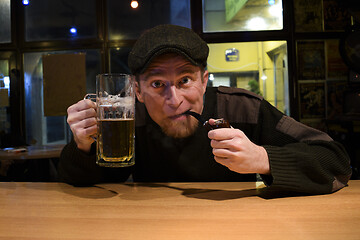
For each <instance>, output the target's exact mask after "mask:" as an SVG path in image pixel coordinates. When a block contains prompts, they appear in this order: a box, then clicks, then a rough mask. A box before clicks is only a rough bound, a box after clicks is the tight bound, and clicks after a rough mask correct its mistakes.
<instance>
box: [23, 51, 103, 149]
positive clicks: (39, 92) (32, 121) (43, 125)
mask: <svg viewBox="0 0 360 240" xmlns="http://www.w3.org/2000/svg"><path fill="white" fill-rule="evenodd" d="M76 52H85V53H86V85H87V86H86V88H87V91H88V92H95V76H96V74H98V73H100V72H101V63H100V59H101V57H100V51H99V50H81V51H58V52H34V53H25V54H24V85H25V109H26V110H25V118H26V141H27V143H28V144H31V145H47V144H60V143H66V142H67V141H68V139H67V136H68V135H67V133H68V129H67V125H66V116H51V117H45V116H44V110H43V104H44V103H43V73H42V55H45V54H55V53H76ZM79 100H80V99H79Z"/></svg>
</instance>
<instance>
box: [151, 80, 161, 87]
mask: <svg viewBox="0 0 360 240" xmlns="http://www.w3.org/2000/svg"><path fill="white" fill-rule="evenodd" d="M151 86H152V87H154V88H160V87H162V86H164V84H163V83H162V82H160V81H154V82H152V83H151Z"/></svg>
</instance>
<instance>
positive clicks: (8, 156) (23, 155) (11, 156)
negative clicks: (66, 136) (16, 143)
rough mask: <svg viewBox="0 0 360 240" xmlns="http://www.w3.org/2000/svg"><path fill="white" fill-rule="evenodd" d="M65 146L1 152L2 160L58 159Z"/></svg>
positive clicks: (34, 147) (36, 147)
mask: <svg viewBox="0 0 360 240" xmlns="http://www.w3.org/2000/svg"><path fill="white" fill-rule="evenodd" d="M64 146H65V145H64V144H59V145H48V146H27V147H24V148H25V149H26V151H24V152H8V151H3V150H0V160H25V159H42V158H46V159H49V158H58V157H60V153H61V151H62V149H63V148H64Z"/></svg>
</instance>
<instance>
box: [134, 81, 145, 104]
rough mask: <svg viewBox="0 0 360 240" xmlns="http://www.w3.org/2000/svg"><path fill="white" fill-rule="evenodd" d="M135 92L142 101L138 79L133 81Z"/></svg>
mask: <svg viewBox="0 0 360 240" xmlns="http://www.w3.org/2000/svg"><path fill="white" fill-rule="evenodd" d="M135 93H136V97H137V99H138V100H139V102H142V103H143V102H144V99H143V97H142V94H141V90H140V83H139V82H138V81H135Z"/></svg>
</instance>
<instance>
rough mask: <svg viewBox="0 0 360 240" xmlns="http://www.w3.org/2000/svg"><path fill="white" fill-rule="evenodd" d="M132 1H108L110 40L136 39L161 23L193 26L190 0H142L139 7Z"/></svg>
mask: <svg viewBox="0 0 360 240" xmlns="http://www.w3.org/2000/svg"><path fill="white" fill-rule="evenodd" d="M130 2H131V1H119V0H109V1H108V2H107V3H108V28H109V39H110V40H123V39H136V38H138V37H139V35H140V34H141V33H142V32H143V31H144V30H146V29H149V28H151V27H154V26H156V25H159V24H167V23H170V24H175V25H180V26H184V27H188V28H190V27H191V18H190V0H156V1H152V0H142V1H138V3H139V5H138V7H137V8H132V7H131V6H130Z"/></svg>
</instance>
